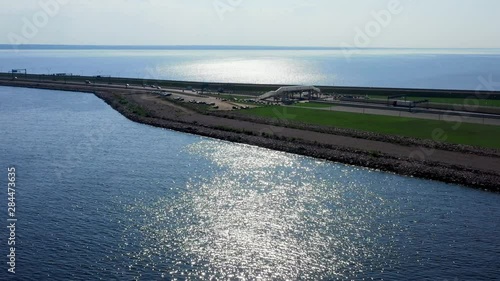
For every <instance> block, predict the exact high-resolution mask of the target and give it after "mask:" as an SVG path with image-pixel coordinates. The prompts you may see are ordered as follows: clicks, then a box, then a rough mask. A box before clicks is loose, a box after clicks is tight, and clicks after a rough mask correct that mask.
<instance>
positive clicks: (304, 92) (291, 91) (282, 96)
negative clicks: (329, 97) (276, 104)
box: [257, 86, 321, 102]
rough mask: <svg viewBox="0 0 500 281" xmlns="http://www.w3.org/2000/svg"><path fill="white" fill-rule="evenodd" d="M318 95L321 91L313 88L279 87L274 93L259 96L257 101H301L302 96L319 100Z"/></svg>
mask: <svg viewBox="0 0 500 281" xmlns="http://www.w3.org/2000/svg"><path fill="white" fill-rule="evenodd" d="M320 94H321V90H320V89H319V88H317V87H314V86H286V87H281V88H279V89H278V90H276V91H270V92H267V93H265V94H263V95H261V96H259V97H258V98H257V99H258V100H267V99H271V98H272V99H274V100H275V101H276V100H281V101H283V102H287V101H289V100H292V99H295V98H299V99H301V98H303V96H305V97H306V98H307V99H309V100H311V99H314V98H315V97H316V98H319V96H320Z"/></svg>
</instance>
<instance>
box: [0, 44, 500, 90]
mask: <svg viewBox="0 0 500 281" xmlns="http://www.w3.org/2000/svg"><path fill="white" fill-rule="evenodd" d="M498 65H500V49H362V50H360V49H352V50H343V49H339V48H299V47H294V48H292V47H245V46H233V47H228V46H170V47H168V46H167V47H158V46H157V47H155V46H149V47H148V46H136V47H131V46H128V47H124V46H122V47H117V46H100V47H99V46H25V47H22V48H19V49H13V48H12V47H11V46H7V45H3V46H0V71H2V72H8V71H10V70H12V69H27V71H28V73H39V74H53V73H72V74H74V75H102V76H114V77H115V76H119V77H132V78H144V79H169V80H188V81H200V82H236V83H259V84H267V83H271V84H293V85H323V86H331V85H336V86H368V87H404V88H437V89H466V90H500V68H499V67H498ZM485 81H489V82H487V83H485ZM485 84H486V85H485Z"/></svg>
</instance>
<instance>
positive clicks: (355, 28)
mask: <svg viewBox="0 0 500 281" xmlns="http://www.w3.org/2000/svg"><path fill="white" fill-rule="evenodd" d="M0 5H1V9H0V44H66V45H252V46H253V45H257V46H324V47H358V48H370V47H371V48H375V47H388V48H391V47H392V48H399V47H401V48H500V28H498V27H500V16H498V11H500V1H498V0H16V1H12V0H0Z"/></svg>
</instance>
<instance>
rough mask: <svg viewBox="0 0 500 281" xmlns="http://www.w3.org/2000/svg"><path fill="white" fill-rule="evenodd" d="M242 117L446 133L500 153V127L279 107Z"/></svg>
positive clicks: (424, 135) (423, 134)
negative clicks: (249, 116)
mask: <svg viewBox="0 0 500 281" xmlns="http://www.w3.org/2000/svg"><path fill="white" fill-rule="evenodd" d="M242 113H243V114H250V115H255V116H260V117H267V118H278V117H279V118H284V119H287V120H291V121H298V122H303V123H307V124H314V125H323V126H332V127H338V128H350V129H356V130H362V131H368V132H374V133H380V134H389V135H398V136H406V137H414V138H420V139H433V135H434V134H436V132H444V135H443V137H442V138H445V141H446V142H449V143H455V144H466V145H473V146H479V147H487V148H497V149H500V142H499V141H498V140H499V139H500V126H491V125H481V124H469V123H461V124H459V126H458V124H457V123H455V122H444V121H436V120H425V119H416V118H402V117H394V116H382V115H371V114H358V113H349V112H334V111H323V110H314V109H307V108H293V107H286V108H283V107H279V106H270V107H260V108H253V109H249V110H247V111H242ZM457 126H458V128H457ZM439 138H441V136H439Z"/></svg>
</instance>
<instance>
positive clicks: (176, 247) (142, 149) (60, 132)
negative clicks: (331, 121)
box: [0, 87, 500, 280]
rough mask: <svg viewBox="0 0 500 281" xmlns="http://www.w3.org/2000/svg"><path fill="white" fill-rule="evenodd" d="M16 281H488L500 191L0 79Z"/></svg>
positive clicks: (0, 128)
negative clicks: (171, 122) (262, 144)
mask: <svg viewBox="0 0 500 281" xmlns="http://www.w3.org/2000/svg"><path fill="white" fill-rule="evenodd" d="M0 136H1V139H0V184H1V186H2V187H1V189H0V190H1V192H0V201H1V202H2V203H1V208H0V222H1V223H0V226H1V225H3V226H1V227H0V229H1V231H0V237H3V238H2V239H0V252H1V253H2V256H3V258H1V260H2V262H1V263H0V264H1V266H0V267H1V268H0V280H7V278H8V277H11V276H9V274H8V273H7V264H6V262H7V258H6V255H7V253H8V248H7V237H8V235H9V233H8V232H7V229H6V226H7V221H6V219H7V213H6V212H7V194H6V193H7V192H6V191H7V188H6V186H7V184H6V176H7V167H8V166H10V165H15V167H16V168H17V180H18V182H17V185H18V186H17V196H16V199H17V209H16V211H17V217H18V219H19V221H18V222H17V227H16V234H17V237H16V239H17V240H16V241H17V243H16V247H17V249H16V258H17V264H16V272H17V274H16V277H17V278H18V280H99V279H101V280H115V279H119V280H158V279H161V278H164V279H165V280H170V279H172V278H178V279H179V280H183V279H191V280H199V279H210V278H214V277H216V278H219V279H223V280H227V279H234V280H237V278H247V279H256V278H258V277H261V278H263V280H270V279H275V280H285V279H288V280H307V279H310V280H318V279H326V280H336V279H339V280H369V279H370V278H373V279H375V280H382V279H383V280H493V279H498V278H500V268H499V261H498V258H499V257H500V225H499V223H500V195H498V194H492V193H487V192H482V191H477V190H473V189H469V188H464V187H460V186H455V185H447V184H443V183H439V182H433V181H425V180H420V179H413V178H406V177H400V176H396V175H392V174H387V173H382V172H377V171H373V170H369V169H362V168H356V167H351V166H346V165H340V164H336V163H331V162H326V161H319V160H315V159H311V158H307V157H301V156H297V155H292V154H287V153H282V152H276V151H271V150H267V149H262V148H258V147H253V146H247V145H240V144H234V143H228V142H223V141H218V140H213V139H208V138H203V137H199V136H194V135H188V134H182V133H177V132H173V131H169V130H163V129H158V128H154V127H149V126H145V125H141V124H136V123H133V122H131V121H129V120H127V119H125V118H124V117H123V116H121V115H120V114H119V113H117V112H115V111H114V110H112V109H111V108H110V107H109V106H108V105H106V104H105V103H104V102H102V101H101V100H99V99H98V98H96V97H95V96H93V95H90V94H80V93H66V92H57V91H44V90H32V89H14V88H5V87H0Z"/></svg>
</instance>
